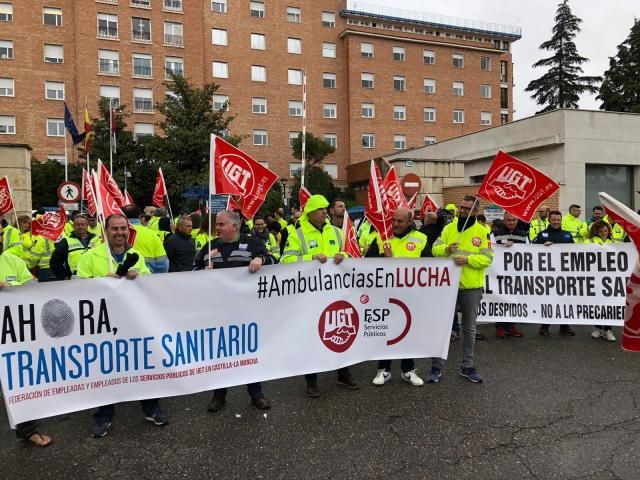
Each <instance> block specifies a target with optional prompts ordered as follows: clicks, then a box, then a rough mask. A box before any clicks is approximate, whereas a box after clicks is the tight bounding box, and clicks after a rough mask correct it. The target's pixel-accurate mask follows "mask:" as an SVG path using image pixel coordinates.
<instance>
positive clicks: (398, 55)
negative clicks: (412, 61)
mask: <svg viewBox="0 0 640 480" xmlns="http://www.w3.org/2000/svg"><path fill="white" fill-rule="evenodd" d="M393 59H394V60H395V61H396V62H404V60H405V58H404V47H393Z"/></svg>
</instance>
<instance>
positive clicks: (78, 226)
mask: <svg viewBox="0 0 640 480" xmlns="http://www.w3.org/2000/svg"><path fill="white" fill-rule="evenodd" d="M88 226H89V223H88V221H87V217H85V216H84V215H76V216H75V217H74V218H73V232H71V234H70V235H69V236H67V237H66V238H63V239H62V240H60V241H59V242H58V243H57V244H56V245H55V248H54V250H53V254H52V255H51V261H50V263H49V265H50V267H51V270H52V271H53V274H54V275H55V276H56V279H58V280H69V279H71V277H72V276H73V275H75V274H76V271H77V270H78V263H79V262H80V258H81V257H82V255H84V254H85V253H86V252H87V251H88V250H89V249H91V248H94V247H95V246H96V245H97V244H98V243H99V242H100V239H99V238H98V237H97V236H95V235H94V234H93V233H90V232H89V231H88Z"/></svg>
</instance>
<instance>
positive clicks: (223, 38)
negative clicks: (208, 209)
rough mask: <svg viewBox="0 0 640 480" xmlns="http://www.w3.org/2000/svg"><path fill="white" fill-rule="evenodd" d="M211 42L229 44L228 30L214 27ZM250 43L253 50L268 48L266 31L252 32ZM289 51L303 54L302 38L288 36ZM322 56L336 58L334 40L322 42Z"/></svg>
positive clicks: (218, 44) (213, 43)
mask: <svg viewBox="0 0 640 480" xmlns="http://www.w3.org/2000/svg"><path fill="white" fill-rule="evenodd" d="M211 44H212V45H217V46H222V47H227V46H229V33H228V31H227V30H226V29H222V28H212V29H211ZM249 45H250V47H251V49H253V50H266V49H267V36H266V35H265V34H264V33H252V34H250V38H249ZM287 53H291V54H293V55H301V54H302V39H300V38H295V37H287ZM322 56H323V57H326V58H336V44H335V43H333V42H322Z"/></svg>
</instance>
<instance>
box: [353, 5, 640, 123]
mask: <svg viewBox="0 0 640 480" xmlns="http://www.w3.org/2000/svg"><path fill="white" fill-rule="evenodd" d="M356 3H359V4H361V5H363V4H365V3H366V4H370V5H375V6H379V7H387V6H389V3H390V2H389V0H366V2H359V1H358V2H356ZM558 3H560V0H528V1H525V0H446V1H442V0H440V1H433V0H396V1H395V2H394V3H393V8H396V9H403V10H411V11H417V12H425V13H433V14H438V15H447V16H450V17H458V18H465V19H471V20H476V21H480V22H488V23H498V24H503V25H510V26H515V27H520V28H522V38H521V39H520V40H518V41H517V42H514V43H513V46H512V52H511V53H512V55H513V63H514V82H515V87H514V109H515V114H514V119H516V120H517V119H519V118H525V117H528V116H531V115H533V114H535V112H536V111H538V110H540V109H541V108H542V107H540V106H538V105H536V103H535V102H534V101H533V100H531V98H530V93H527V92H525V91H524V89H525V88H526V86H527V85H528V84H529V82H530V81H531V80H534V79H536V78H539V77H540V76H542V75H543V74H544V73H545V69H544V68H536V69H534V68H531V65H533V64H534V63H535V62H536V61H538V60H539V59H541V58H544V57H547V56H550V54H549V52H547V51H545V50H540V49H539V48H538V47H539V46H540V44H541V43H542V42H545V41H547V40H549V39H550V38H551V35H552V32H551V29H552V28H553V25H554V23H555V22H554V17H555V12H556V10H557V6H558ZM569 5H570V7H571V10H572V12H573V14H574V15H576V16H577V17H578V18H581V19H582V20H583V23H582V24H581V29H582V31H580V32H578V34H577V36H576V38H575V43H576V46H577V48H578V53H579V54H580V55H582V56H583V57H586V58H588V59H589V60H590V61H589V62H588V63H585V64H583V66H582V67H583V70H584V75H600V76H601V75H602V74H603V73H604V71H605V70H606V69H607V68H608V67H609V57H613V56H615V55H616V54H617V51H618V45H620V44H621V43H622V42H623V41H624V40H625V39H626V38H627V36H628V35H629V32H630V30H631V27H632V26H633V20H634V17H638V18H640V0H608V1H602V0H571V1H570V2H569ZM599 106H600V102H599V101H598V100H596V99H595V95H588V94H585V95H583V96H582V98H581V99H580V108H581V109H587V110H598V107H599Z"/></svg>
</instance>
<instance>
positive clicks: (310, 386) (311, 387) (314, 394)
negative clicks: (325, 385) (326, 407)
mask: <svg viewBox="0 0 640 480" xmlns="http://www.w3.org/2000/svg"><path fill="white" fill-rule="evenodd" d="M319 396H320V389H319V388H318V385H317V384H315V383H307V397H310V398H318V397H319Z"/></svg>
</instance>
